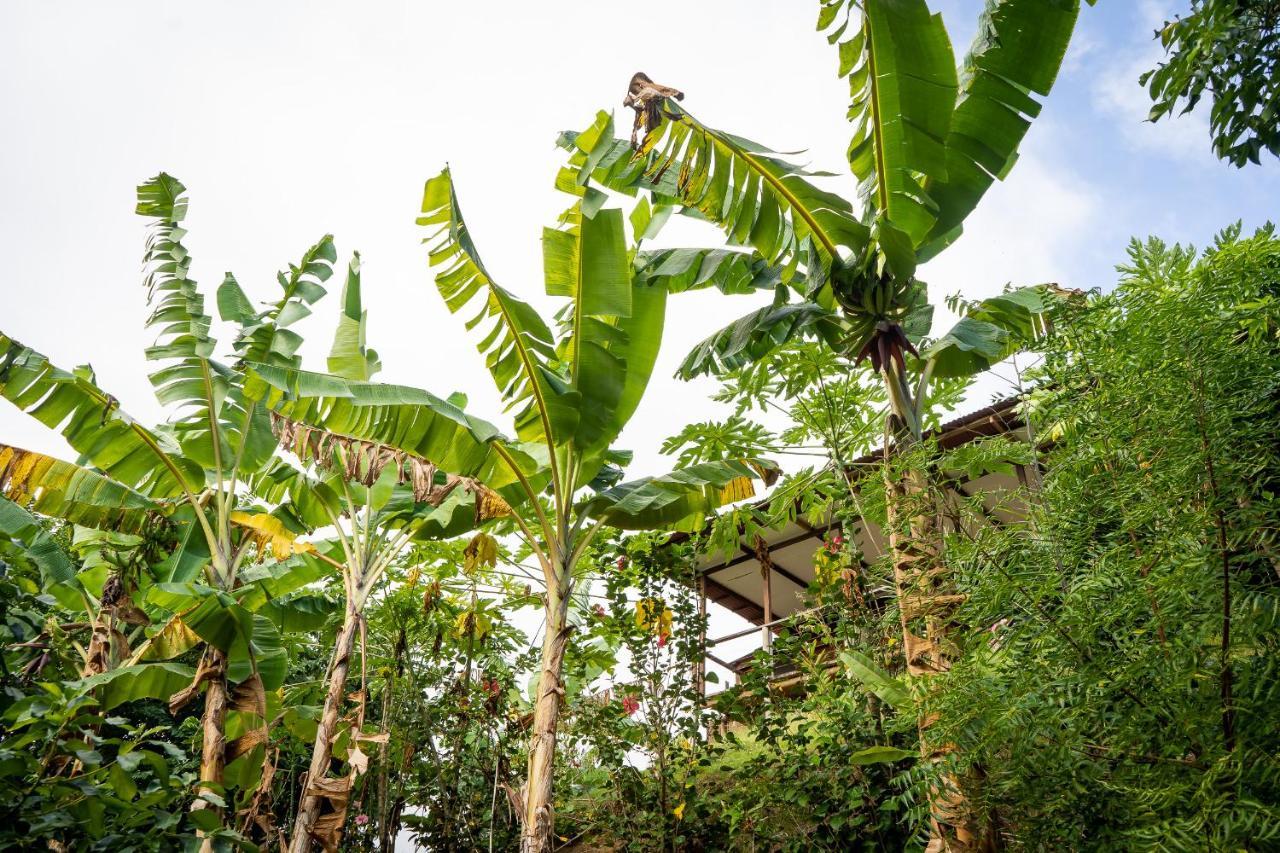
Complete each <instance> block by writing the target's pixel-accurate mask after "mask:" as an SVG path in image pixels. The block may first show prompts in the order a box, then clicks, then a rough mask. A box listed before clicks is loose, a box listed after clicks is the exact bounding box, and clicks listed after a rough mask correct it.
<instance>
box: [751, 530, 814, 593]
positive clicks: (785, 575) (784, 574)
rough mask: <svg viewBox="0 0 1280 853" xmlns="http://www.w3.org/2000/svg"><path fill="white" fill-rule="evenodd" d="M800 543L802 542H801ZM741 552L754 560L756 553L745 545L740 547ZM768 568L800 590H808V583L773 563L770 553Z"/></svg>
mask: <svg viewBox="0 0 1280 853" xmlns="http://www.w3.org/2000/svg"><path fill="white" fill-rule="evenodd" d="M801 541H803V540H801ZM742 551H743V553H744V554H746V555H748V556H749V557H750V558H751V559H753V560H754V559H756V552H755V551H752V550H751V549H750V548H748V547H747V546H746V545H743V546H742ZM766 553H768V552H766ZM743 562H746V561H745V560H744V561H743ZM769 568H770V569H772V570H773V571H775V572H777V573H778V574H780V575H782V577H783V578H785V579H786V580H789V581H791V582H792V583H793V584H795V585H796V586H798V587H800V588H801V589H808V588H809V583H808V581H802V580H800V578H798V577H796V576H795V575H793V574H792V573H791V572H789V571H787V570H786V569H784V568H782V566H779V565H778V564H777V563H776V562H774V559H773V554H771V553H770V554H769Z"/></svg>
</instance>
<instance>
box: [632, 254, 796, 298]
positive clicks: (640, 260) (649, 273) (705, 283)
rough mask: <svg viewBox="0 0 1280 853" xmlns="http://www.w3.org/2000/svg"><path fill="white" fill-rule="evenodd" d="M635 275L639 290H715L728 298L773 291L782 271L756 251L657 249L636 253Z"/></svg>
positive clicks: (677, 291) (676, 291) (679, 291)
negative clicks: (645, 288)
mask: <svg viewBox="0 0 1280 853" xmlns="http://www.w3.org/2000/svg"><path fill="white" fill-rule="evenodd" d="M634 263H635V269H634V271H633V273H632V274H633V275H634V277H635V280H636V284H637V286H639V287H660V288H662V289H663V290H665V291H666V292H667V293H684V292H685V291H688V290H702V289H704V288H708V287H714V288H716V289H717V290H719V291H720V292H721V293H723V294H725V295H739V294H748V293H755V292H756V291H760V290H772V289H774V288H775V287H777V286H778V285H779V284H781V283H782V271H781V270H779V269H778V268H777V267H775V266H771V265H770V264H769V263H767V262H766V261H765V260H764V258H761V257H760V256H759V255H758V254H756V253H755V252H743V251H738V250H736V249H656V250H646V251H641V252H637V253H636V257H635V261H634Z"/></svg>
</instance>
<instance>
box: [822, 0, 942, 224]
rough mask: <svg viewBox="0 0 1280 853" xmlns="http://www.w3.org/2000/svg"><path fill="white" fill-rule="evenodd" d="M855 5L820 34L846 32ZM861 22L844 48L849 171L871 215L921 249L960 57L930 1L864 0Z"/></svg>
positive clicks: (838, 3)
mask: <svg viewBox="0 0 1280 853" xmlns="http://www.w3.org/2000/svg"><path fill="white" fill-rule="evenodd" d="M854 5H855V4H854V0H835V2H832V3H827V4H825V5H824V6H823V9H822V12H821V15H820V17H819V21H818V23H819V28H824V27H825V26H827V25H829V24H831V23H834V22H836V21H840V23H839V24H838V25H837V27H836V30H835V31H834V38H833V40H835V39H838V38H839V36H840V34H842V33H843V32H845V30H846V28H847V24H848V22H847V20H841V15H840V14H839V13H840V12H843V13H844V16H845V17H846V18H847V16H849V15H850V14H851V13H852V9H853V7H854ZM857 5H858V6H860V7H861V9H862V14H861V20H860V21H859V22H858V24H857V26H856V29H855V31H854V34H853V35H852V37H851V38H849V39H848V40H846V41H844V42H841V43H840V76H842V77H846V78H847V79H848V81H849V94H850V98H851V103H850V106H849V119H850V120H851V121H852V122H853V123H854V133H853V139H852V141H851V142H850V143H849V152H848V153H849V166H850V168H851V169H852V170H853V173H854V175H855V176H857V178H858V180H859V181H860V184H861V189H862V195H863V197H864V199H865V200H866V201H867V204H868V207H869V209H870V211H872V212H874V214H875V215H876V216H877V217H883V218H885V219H887V220H888V221H889V223H891V224H892V225H893V226H894V227H895V228H896V229H898V230H899V231H902V232H904V233H905V234H907V235H908V236H909V237H910V238H911V240H912V243H913V244H915V243H919V242H920V241H921V240H922V239H923V238H924V235H925V234H926V233H928V231H929V229H930V228H931V227H932V226H933V224H934V220H935V218H936V215H935V209H936V207H935V205H934V203H933V202H932V201H931V200H930V199H929V197H928V195H927V193H926V192H925V191H924V189H923V187H922V186H921V180H922V178H934V179H945V178H946V176H947V157H946V139H947V134H948V132H949V130H950V127H951V116H952V112H953V111H954V110H955V106H956V85H957V82H956V68H955V54H954V53H953V52H952V50H951V41H950V39H949V38H948V36H947V30H946V27H945V26H943V23H942V17H941V16H940V15H935V14H931V13H930V12H929V7H928V4H927V3H926V2H925V0H861V2H859V3H857Z"/></svg>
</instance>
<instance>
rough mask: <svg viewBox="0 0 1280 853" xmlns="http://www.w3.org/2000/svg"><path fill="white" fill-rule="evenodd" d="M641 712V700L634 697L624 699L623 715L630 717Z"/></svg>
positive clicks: (624, 697)
mask: <svg viewBox="0 0 1280 853" xmlns="http://www.w3.org/2000/svg"><path fill="white" fill-rule="evenodd" d="M639 710H640V700H639V699H637V698H636V697H634V696H623V697H622V713H624V714H626V715H627V716H628V717H630V716H631V715H632V714H634V713H635V712H636V711H639Z"/></svg>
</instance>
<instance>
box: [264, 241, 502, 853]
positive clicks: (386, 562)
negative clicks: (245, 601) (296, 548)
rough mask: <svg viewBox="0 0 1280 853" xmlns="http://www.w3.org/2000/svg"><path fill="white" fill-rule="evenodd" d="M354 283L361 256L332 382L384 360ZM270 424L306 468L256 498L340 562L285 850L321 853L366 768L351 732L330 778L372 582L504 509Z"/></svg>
mask: <svg viewBox="0 0 1280 853" xmlns="http://www.w3.org/2000/svg"><path fill="white" fill-rule="evenodd" d="M360 287H361V283H360V261H359V256H358V255H357V256H355V258H353V260H352V262H351V264H350V266H349V268H348V270H347V279H346V283H345V285H344V287H343V292H342V309H341V314H340V315H339V321H338V327H337V332H336V333H335V336H334V341H333V345H332V348H331V350H330V353H329V360H328V368H329V370H330V372H331V373H332V374H333V375H334V376H336V377H339V378H342V379H348V380H352V381H359V382H365V381H368V380H369V379H371V378H372V376H373V375H374V374H375V373H376V372H377V371H378V369H379V367H380V363H379V361H378V358H377V355H376V353H374V352H373V351H371V350H369V349H368V348H367V346H366V344H365V328H366V322H367V312H366V311H364V310H363V308H362V306H361V298H360ZM275 421H276V422H275V429H276V434H277V438H278V440H279V442H280V445H281V447H282V448H284V449H285V450H287V451H289V452H290V453H292V454H293V455H294V456H295V457H296V458H297V460H298V461H299V462H300V463H302V465H305V466H308V468H307V469H306V470H304V469H303V468H301V467H299V466H297V465H294V464H291V463H289V462H286V461H284V460H278V461H277V463H276V464H275V465H273V466H271V467H269V468H268V469H266V470H265V471H263V472H261V473H260V474H258V475H257V476H256V477H255V478H254V482H253V492H254V493H255V494H257V495H260V496H261V497H262V498H263V499H265V500H266V501H268V502H270V503H274V504H277V505H279V506H280V507H285V508H287V510H286V511H287V512H288V514H289V516H290V522H291V523H290V524H289V527H291V528H292V529H298V530H306V531H316V530H320V529H325V530H327V531H330V532H331V533H332V536H333V539H332V540H331V541H330V542H329V543H328V545H326V543H316V547H318V548H320V549H322V550H329V551H332V552H333V553H334V554H335V556H336V557H337V558H338V559H339V560H340V562H341V564H342V582H343V599H344V602H343V618H342V624H341V627H340V629H339V631H338V636H337V640H336V642H335V644H334V648H333V652H332V654H331V657H330V660H329V665H328V668H327V669H326V692H325V699H324V704H323V706H322V710H321V714H320V719H319V723H318V725H317V728H316V736H315V741H314V744H313V747H312V752H311V763H310V769H309V770H308V773H307V779H306V782H305V783H304V785H303V790H302V793H301V795H300V798H299V803H298V810H297V815H296V818H295V821H294V827H293V834H292V837H291V840H290V844H289V849H290V850H291V851H295V853H300V851H306V850H309V849H310V848H311V846H312V842H313V841H318V842H319V843H320V844H321V846H322V847H324V848H325V849H335V848H336V847H337V846H338V844H339V841H340V839H341V836H342V831H343V827H344V824H345V821H346V815H347V808H346V806H347V801H348V799H349V797H350V793H351V786H352V785H353V784H354V782H355V779H356V777H357V775H358V774H359V773H362V772H364V768H365V765H366V763H367V756H365V754H364V752H363V751H362V750H361V749H360V746H361V744H362V743H363V744H366V745H367V743H368V742H369V741H368V739H366V738H364V737H363V735H362V733H361V732H359V731H358V730H353V733H352V741H351V743H352V746H351V751H350V753H349V755H348V758H347V763H348V764H349V765H350V767H351V772H350V773H348V774H347V775H346V776H342V777H336V778H335V777H331V776H330V775H329V773H328V771H329V766H330V762H331V759H332V756H333V747H334V742H335V739H336V736H337V732H338V722H339V715H340V713H341V710H342V700H343V696H344V695H345V692H346V691H345V688H346V683H347V676H348V671H349V668H350V661H351V655H352V653H353V649H354V646H355V639H356V635H357V634H359V635H360V636H361V638H362V639H361V648H363V637H364V634H365V623H364V615H363V614H364V609H365V605H366V603H367V602H368V600H369V596H370V594H371V593H372V592H373V589H374V587H375V585H376V584H377V583H378V581H379V580H380V579H381V578H382V576H383V575H384V574H385V572H386V570H387V569H388V568H389V567H390V566H391V565H392V563H393V561H394V560H395V559H396V558H397V557H398V556H399V555H400V554H402V553H403V551H404V550H405V549H406V548H408V547H411V546H412V545H413V544H414V543H417V542H422V541H425V540H430V539H443V538H449V537H453V536H456V535H458V534H460V533H463V532H465V531H467V530H470V529H471V528H472V527H474V526H475V525H476V524H479V523H483V522H485V521H488V520H489V518H488V517H487V516H486V515H485V512H486V511H489V512H491V511H493V510H494V508H497V507H505V503H504V502H503V501H502V500H501V498H498V497H496V496H494V495H492V494H491V493H489V492H488V490H487V489H486V488H485V487H484V486H482V485H480V484H479V483H470V484H466V485H464V484H463V482H462V479H461V478H460V477H458V476H456V475H451V474H448V473H447V472H444V471H440V470H438V469H436V468H433V467H430V466H425V465H423V464H422V463H421V461H419V460H417V459H416V458H411V457H407V456H406V455H405V454H398V453H387V452H385V451H384V450H383V449H382V448H379V447H377V446H376V445H374V444H372V443H370V442H362V441H359V440H355V439H346V440H343V439H335V438H334V437H332V436H329V435H326V434H324V433H322V432H321V431H317V430H313V429H311V428H309V427H307V426H306V425H305V424H300V423H297V422H294V421H290V420H288V419H285V418H281V417H279V416H275ZM364 689H365V688H364V685H363V684H362V685H361V688H360V690H359V691H358V692H357V695H358V696H360V697H361V698H360V701H359V702H358V703H357V704H358V707H357V709H356V710H355V713H354V716H355V717H356V719H357V720H361V719H363V717H364V695H365V693H364ZM326 804H327V806H328V808H327V810H324V813H323V814H322V813H321V812H322V809H323V808H324V807H325V806H326Z"/></svg>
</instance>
